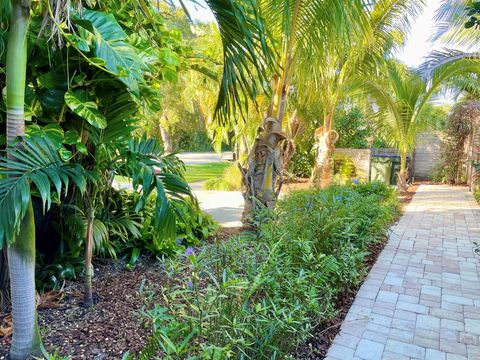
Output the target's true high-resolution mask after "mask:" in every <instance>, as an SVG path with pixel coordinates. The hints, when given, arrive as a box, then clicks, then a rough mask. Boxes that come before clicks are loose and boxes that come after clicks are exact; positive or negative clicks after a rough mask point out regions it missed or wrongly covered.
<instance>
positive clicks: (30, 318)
mask: <svg viewBox="0 0 480 360" xmlns="http://www.w3.org/2000/svg"><path fill="white" fill-rule="evenodd" d="M29 18H30V1H29V0H12V20H11V22H10V31H9V37H8V48H7V71H6V72H7V144H11V143H12V141H13V140H14V139H15V138H16V137H17V136H20V135H23V134H24V132H25V114H24V104H25V82H26V67H27V31H28V23H29ZM10 240H13V241H12V244H11V245H10V247H9V249H8V251H7V254H8V266H9V272H10V289H11V296H12V317H13V337H12V344H11V347H10V359H12V360H16V359H22V360H23V359H26V358H28V357H30V356H31V355H38V354H39V353H40V345H41V340H40V333H39V331H38V325H37V316H36V309H35V221H34V214H33V207H32V203H31V202H30V205H29V207H28V210H27V212H26V214H25V217H24V218H23V220H22V223H21V228H20V232H19V233H18V235H17V236H16V237H15V239H10Z"/></svg>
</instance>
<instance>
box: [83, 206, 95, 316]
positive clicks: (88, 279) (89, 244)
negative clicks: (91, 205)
mask: <svg viewBox="0 0 480 360" xmlns="http://www.w3.org/2000/svg"><path fill="white" fill-rule="evenodd" d="M94 219H95V217H94V212H93V209H91V210H89V212H88V217H87V236H86V244H85V289H84V294H83V306H84V307H90V306H92V305H93V292H92V278H93V265H92V256H93V221H94Z"/></svg>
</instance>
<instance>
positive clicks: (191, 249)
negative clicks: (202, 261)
mask: <svg viewBox="0 0 480 360" xmlns="http://www.w3.org/2000/svg"><path fill="white" fill-rule="evenodd" d="M190 255H195V252H194V251H193V248H191V247H188V248H187V250H185V256H190Z"/></svg>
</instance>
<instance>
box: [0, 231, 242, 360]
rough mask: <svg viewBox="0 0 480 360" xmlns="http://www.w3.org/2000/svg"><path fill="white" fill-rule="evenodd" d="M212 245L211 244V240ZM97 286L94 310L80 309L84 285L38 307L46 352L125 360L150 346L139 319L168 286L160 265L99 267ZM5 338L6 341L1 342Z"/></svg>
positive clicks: (3, 350)
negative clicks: (146, 344) (128, 267)
mask: <svg viewBox="0 0 480 360" xmlns="http://www.w3.org/2000/svg"><path fill="white" fill-rule="evenodd" d="M242 231H243V229H242V228H222V229H219V230H218V231H217V232H216V233H215V235H214V236H212V239H213V238H215V237H216V238H217V239H228V238H230V237H232V236H233V235H236V234H238V233H241V232H242ZM212 241H213V240H212ZM95 270H96V274H95V277H94V280H93V286H94V290H95V292H96V293H95V295H94V296H95V298H96V304H95V305H94V306H93V307H91V308H89V309H85V308H83V307H82V300H83V298H82V294H83V292H82V291H83V284H82V282H81V279H79V281H73V282H69V284H68V286H65V288H64V289H63V291H62V292H61V295H57V294H58V293H56V294H55V293H48V294H46V295H44V296H42V297H40V298H38V301H37V303H38V302H40V303H41V306H39V307H38V319H39V326H40V329H41V332H42V340H43V345H44V346H45V348H46V349H47V351H49V352H51V353H54V352H55V350H58V352H59V353H60V354H61V355H63V356H66V355H72V356H73V359H75V360H76V359H94V360H107V359H121V358H122V355H123V354H124V353H125V352H126V351H128V350H129V351H130V352H131V353H136V352H138V351H140V350H141V349H142V348H143V347H144V346H145V343H146V341H147V340H148V337H149V335H150V334H151V333H150V327H149V326H146V327H144V326H143V325H142V324H141V320H140V317H139V316H138V314H139V312H140V310H141V309H142V307H144V308H145V309H150V308H151V307H152V306H153V305H152V304H153V301H154V300H155V302H158V300H159V299H160V298H161V291H160V289H161V287H162V286H166V285H168V284H166V281H167V276H165V273H164V270H163V267H162V264H161V262H159V261H155V260H154V259H151V258H150V257H141V258H140V259H139V261H138V262H137V264H136V265H135V267H134V268H133V269H132V270H127V269H126V262H125V261H123V260H108V261H104V262H103V264H100V265H97V266H96V269H95ZM10 319H11V317H10V316H9V315H8V314H0V360H3V359H6V358H7V351H8V348H9V345H10V335H11V320H10ZM3 332H5V335H7V336H3V335H4V334H3Z"/></svg>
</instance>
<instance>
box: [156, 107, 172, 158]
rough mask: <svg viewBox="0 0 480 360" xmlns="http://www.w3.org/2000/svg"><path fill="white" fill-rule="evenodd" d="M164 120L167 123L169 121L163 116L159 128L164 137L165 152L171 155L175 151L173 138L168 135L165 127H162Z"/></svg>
mask: <svg viewBox="0 0 480 360" xmlns="http://www.w3.org/2000/svg"><path fill="white" fill-rule="evenodd" d="M162 120H165V121H166V120H167V116H166V115H165V114H162V117H161V118H160V123H159V124H158V127H159V129H160V135H161V136H162V141H163V147H164V149H165V152H167V153H171V152H172V151H173V145H172V138H171V136H170V134H169V133H168V131H167V129H165V127H164V126H163V125H162V123H161V121H162Z"/></svg>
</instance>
